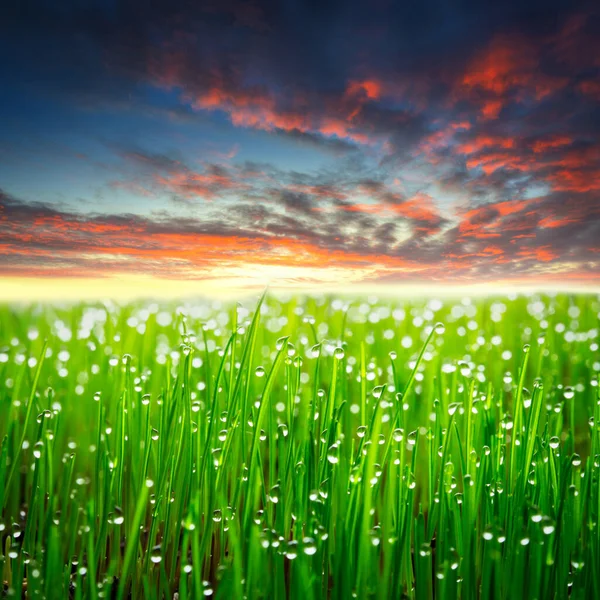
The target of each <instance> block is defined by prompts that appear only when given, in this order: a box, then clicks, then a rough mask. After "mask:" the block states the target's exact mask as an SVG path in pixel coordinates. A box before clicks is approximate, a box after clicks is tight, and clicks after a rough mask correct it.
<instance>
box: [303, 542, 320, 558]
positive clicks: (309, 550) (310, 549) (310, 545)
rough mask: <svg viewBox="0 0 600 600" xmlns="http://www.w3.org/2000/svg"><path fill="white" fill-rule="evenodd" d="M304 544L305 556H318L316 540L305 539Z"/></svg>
mask: <svg viewBox="0 0 600 600" xmlns="http://www.w3.org/2000/svg"><path fill="white" fill-rule="evenodd" d="M302 544H303V552H304V554H308V556H312V555H313V554H316V552H317V544H316V543H315V540H314V539H313V538H311V537H305V538H304V539H303V540H302Z"/></svg>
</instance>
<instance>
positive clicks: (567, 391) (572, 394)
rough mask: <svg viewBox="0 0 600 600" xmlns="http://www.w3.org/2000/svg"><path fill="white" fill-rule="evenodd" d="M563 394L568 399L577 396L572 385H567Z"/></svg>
mask: <svg viewBox="0 0 600 600" xmlns="http://www.w3.org/2000/svg"><path fill="white" fill-rule="evenodd" d="M563 396H564V397H565V399H566V400H571V399H572V398H574V397H575V390H574V389H573V388H572V387H566V388H565V391H564V392H563Z"/></svg>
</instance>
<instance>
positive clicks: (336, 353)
mask: <svg viewBox="0 0 600 600" xmlns="http://www.w3.org/2000/svg"><path fill="white" fill-rule="evenodd" d="M345 355H346V353H345V352H344V349H343V348H340V347H339V346H338V347H337V348H336V349H335V350H334V351H333V356H334V358H337V360H342V358H344V356H345Z"/></svg>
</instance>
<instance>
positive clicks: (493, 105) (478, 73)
mask: <svg viewBox="0 0 600 600" xmlns="http://www.w3.org/2000/svg"><path fill="white" fill-rule="evenodd" d="M540 52H541V47H540V45H539V44H534V43H533V42H532V41H529V40H526V39H525V38H523V37H519V36H509V35H500V36H496V37H495V38H494V39H493V40H492V42H491V43H490V45H489V46H488V47H487V48H486V49H485V50H483V51H482V52H481V53H480V54H479V55H478V56H476V57H475V58H474V59H473V60H472V61H471V63H470V64H469V65H468V66H467V69H466V70H465V72H464V74H463V76H462V78H461V79H460V80H459V81H458V83H457V86H456V90H455V95H456V97H457V98H464V97H467V98H469V99H471V100H472V101H474V102H475V103H479V110H480V114H481V116H482V118H483V119H484V120H492V119H496V118H498V116H499V115H500V113H501V111H502V109H503V108H504V107H505V106H506V105H507V104H508V103H509V102H511V101H513V100H516V101H522V100H524V99H525V98H527V97H531V98H534V99H535V100H538V101H539V100H541V99H542V98H544V97H546V96H548V95H550V94H552V93H554V92H556V91H557V90H560V89H562V88H564V87H565V85H567V83H568V79H566V78H564V77H559V76H553V75H547V74H545V73H543V72H542V71H541V70H540V68H539V63H540Z"/></svg>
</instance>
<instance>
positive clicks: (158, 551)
mask: <svg viewBox="0 0 600 600" xmlns="http://www.w3.org/2000/svg"><path fill="white" fill-rule="evenodd" d="M150 560H151V561H152V562H153V563H154V564H155V565H157V564H158V563H159V562H160V561H161V560H162V548H161V546H160V544H157V545H156V546H154V547H153V548H152V550H151V551H150Z"/></svg>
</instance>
